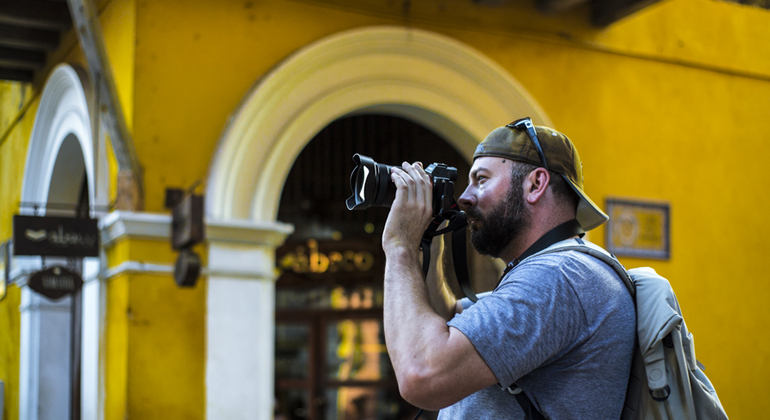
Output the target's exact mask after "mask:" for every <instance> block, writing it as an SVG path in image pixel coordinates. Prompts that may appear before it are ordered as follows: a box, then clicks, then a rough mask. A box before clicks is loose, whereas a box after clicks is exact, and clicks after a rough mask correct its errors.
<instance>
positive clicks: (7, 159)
mask: <svg viewBox="0 0 770 420" xmlns="http://www.w3.org/2000/svg"><path fill="white" fill-rule="evenodd" d="M523 3H527V4H523ZM411 4H412V6H411V8H410V9H409V10H408V11H407V12H405V11H404V9H403V7H402V2H392V1H385V0H361V1H355V2H350V1H343V0H328V1H313V0H306V1H299V0H297V1H291V0H271V1H245V0H223V1H218V2H212V1H208V0H184V1H183V0H163V1H161V0H157V1H139V2H136V1H133V0H111V1H107V2H104V3H103V4H102V15H101V18H102V24H103V25H104V27H105V28H104V32H105V35H106V37H107V48H108V52H109V55H110V58H111V60H112V66H113V71H114V72H115V76H116V81H117V84H118V92H119V95H120V99H121V103H122V105H123V108H124V110H125V111H126V119H127V122H128V125H129V127H130V128H131V130H132V132H133V138H134V141H135V145H136V149H137V151H138V153H139V157H140V160H141V164H142V166H143V167H144V168H145V173H144V176H145V178H144V179H145V191H146V197H145V203H146V208H147V210H148V211H155V212H162V211H165V210H164V209H163V199H164V190H165V188H166V187H187V186H189V185H191V184H192V183H193V182H195V181H197V180H205V178H206V175H207V171H208V168H209V165H210V162H211V159H212V154H213V153H214V151H215V150H216V145H217V141H218V140H219V138H220V136H221V135H222V132H223V130H224V128H225V126H226V124H227V122H228V118H229V117H230V115H231V114H232V113H233V112H234V111H235V110H236V109H237V107H238V105H239V103H240V101H241V100H242V99H243V98H244V95H246V93H247V92H248V91H249V89H250V88H251V87H252V86H253V85H254V83H255V82H257V81H258V80H259V79H260V77H262V76H264V75H265V74H266V73H268V72H269V71H270V69H272V68H273V67H275V66H276V65H277V64H278V63H279V62H280V61H281V60H283V59H285V58H286V57H287V56H289V55H290V54H291V53H293V52H295V51H297V50H298V49H300V48H302V47H303V46H305V45H307V44H308V43H310V42H313V41H316V40H319V39H321V38H323V37H325V36H328V35H332V34H335V33H337V32H339V31H343V30H347V29H353V28H360V27H364V26H369V25H383V24H388V25H401V26H410V27H416V28H421V29H427V30H431V31H434V32H438V33H441V34H444V35H446V36H450V37H452V38H455V39H457V40H458V41H460V42H463V43H466V44H468V45H470V46H472V47H473V48H476V49H477V50H479V51H481V52H482V53H484V54H486V55H487V56H489V57H490V58H492V59H493V60H494V61H496V62H497V63H498V64H500V65H502V66H503V67H505V68H506V69H507V70H508V71H509V72H510V73H511V74H512V75H513V76H514V77H515V78H516V79H517V80H518V81H519V82H521V84H522V85H523V86H524V87H525V88H526V89H527V90H528V91H529V93H530V94H531V95H532V96H533V97H534V98H535V100H537V102H538V103H539V104H540V105H541V106H542V107H543V109H544V110H545V112H546V113H547V114H548V116H549V117H550V118H551V119H552V121H554V124H555V126H556V128H558V129H560V130H562V131H564V132H565V133H567V134H568V135H569V136H570V137H571V138H572V139H573V140H574V141H575V143H576V144H577V145H578V147H579V149H580V152H581V156H582V157H583V159H584V165H585V173H586V182H587V190H588V192H589V194H590V195H591V196H592V198H593V199H594V201H596V202H598V203H603V201H604V199H606V198H607V197H614V196H628V197H638V198H645V199H655V200H665V201H668V202H669V203H670V204H671V209H672V224H671V240H672V250H671V255H672V257H671V260H670V261H663V262H661V261H645V260H634V259H625V260H624V263H625V264H626V265H627V266H629V267H633V266H639V265H652V266H654V267H655V268H656V269H658V271H659V272H661V273H662V274H664V275H666V276H669V277H670V278H671V281H672V284H673V285H674V287H675V290H676V291H677V293H678V296H679V299H680V303H681V305H682V308H683V310H684V313H685V315H686V319H687V321H688V326H689V328H690V330H691V331H692V332H693V333H694V334H695V336H696V338H697V343H698V346H697V350H698V357H699V359H701V361H702V362H704V364H705V365H706V366H707V367H708V369H707V373H708V375H709V377H710V378H711V379H712V381H713V382H714V384H715V386H716V387H717V390H718V391H719V395H720V397H721V399H722V402H723V403H724V406H725V408H726V409H727V411H728V414H730V415H731V417H734V418H757V417H758V416H762V415H764V413H765V412H767V411H770V402H769V401H768V400H767V399H765V398H763V395H764V394H767V393H768V391H770V386H768V385H766V384H765V383H764V382H762V381H761V378H762V377H763V376H765V374H767V373H770V372H769V371H770V368H769V367H768V362H767V355H768V354H769V352H768V350H769V349H768V347H769V346H770V340H768V339H767V338H765V335H764V334H762V331H764V326H765V325H766V324H768V322H770V315H768V314H767V313H766V311H763V310H762V309H761V308H762V307H763V306H762V303H763V302H765V301H767V300H768V297H770V296H768V294H770V293H769V292H768V291H767V288H765V287H764V286H763V283H764V277H765V275H764V274H763V273H764V270H763V267H762V265H761V258H762V256H761V255H760V253H761V250H762V249H763V247H762V245H761V244H760V243H759V241H760V240H761V238H763V237H764V236H766V234H767V233H768V226H769V225H768V223H767V222H765V221H764V219H763V214H762V213H763V209H764V208H766V207H767V206H768V204H770V203H768V201H770V200H769V199H768V198H767V196H766V195H764V194H762V193H761V192H762V190H763V187H764V186H765V185H767V184H768V182H770V171H768V170H767V169H765V166H764V165H763V163H764V162H763V161H762V160H761V159H763V157H764V156H768V151H769V150H768V146H767V141H766V137H767V135H768V133H770V119H768V118H763V117H764V116H765V114H766V113H767V110H768V109H770V55H768V54H767V51H768V47H770V41H769V40H770V12H768V11H767V10H762V9H758V8H752V7H745V6H740V5H736V4H732V3H725V2H719V1H713V0H668V1H663V2H660V3H657V4H656V5H654V6H652V7H650V8H648V9H645V10H644V11H642V12H641V13H638V14H636V15H633V16H631V17H629V18H627V19H624V20H623V21H621V22H618V23H616V24H614V25H613V26H611V27H610V28H608V29H604V30H597V29H593V28H590V27H589V26H588V25H587V23H586V21H587V14H588V10H587V8H585V7H583V8H581V9H579V10H577V11H575V12H574V13H571V14H569V15H566V16H556V17H543V16H541V15H539V14H538V13H537V12H535V11H534V9H533V8H532V7H531V6H530V5H529V2H510V3H509V4H508V5H506V6H504V7H501V8H499V9H490V8H485V7H480V6H475V5H474V4H473V3H472V2H471V1H470V0H468V1H462V2H448V1H445V0H424V1H420V2H411ZM68 57H69V58H68V60H70V61H75V62H82V58H81V54H80V52H79V51H78V49H77V48H74V49H73V50H72V51H71V52H70V53H69V55H68ZM0 86H5V85H0ZM451 88H452V87H447V89H451ZM3 89H5V88H4V87H3ZM0 93H2V97H0V103H1V104H2V107H3V108H2V112H3V114H2V117H1V118H0V121H1V122H2V127H3V130H1V131H0V132H2V133H5V132H6V131H7V130H6V129H5V127H6V123H5V121H6V112H8V111H7V110H8V109H10V108H8V107H11V106H12V104H13V102H14V101H15V99H10V98H11V96H9V94H8V93H7V90H0ZM36 93H39V92H36ZM28 97H34V93H32V92H30V93H29V95H28ZM33 102H34V101H31V100H30V99H27V100H26V102H25V103H28V104H32V107H31V108H30V111H28V112H27V114H26V115H25V117H24V118H23V119H22V120H21V122H20V123H19V124H17V125H16V126H15V127H16V128H14V129H13V130H11V131H10V136H9V137H8V139H7V140H6V141H5V142H4V143H3V144H0V165H2V166H0V185H2V190H0V198H1V199H2V204H0V210H1V211H2V212H3V213H2V215H1V216H0V238H7V237H8V236H10V214H11V212H14V211H15V209H14V208H13V205H12V204H11V203H14V202H17V201H18V197H19V192H20V188H21V185H20V183H21V177H22V174H23V164H22V163H20V161H21V162H23V158H20V157H23V156H25V154H26V144H27V143H26V142H27V141H28V138H29V133H30V130H31V127H32V125H33V121H32V120H33V117H34V108H35V107H36V105H34V103H33ZM516 117H519V116H515V115H512V116H511V119H514V118H516ZM506 122H508V121H501V122H500V123H501V124H503V123H506ZM3 135H5V134H3ZM113 162H114V161H113ZM112 173H113V175H112V179H113V180H114V171H113V172H112ZM276 188H280V186H276ZM602 235H603V229H599V230H598V231H596V232H595V233H594V234H593V235H592V240H594V241H595V242H598V243H600V244H601V243H603V239H602V238H603V236H602ZM127 260H135V261H139V260H144V261H148V262H157V263H167V264H168V263H172V262H173V260H174V255H173V254H172V253H171V252H170V249H169V248H168V244H167V243H161V242H152V241H139V240H130V241H125V242H124V243H121V244H119V245H118V247H117V248H116V249H115V250H113V251H111V253H110V266H116V265H117V264H119V263H120V262H122V261H127ZM107 308H108V313H107V322H108V325H107V328H106V352H107V355H106V356H107V359H106V361H105V363H106V366H105V369H106V379H105V380H106V387H107V397H106V402H105V403H106V417H107V418H108V419H123V418H124V417H126V416H127V417H128V418H142V419H152V418H170V417H175V418H176V417H179V413H181V414H182V417H184V418H203V417H204V416H205V414H204V411H205V410H204V404H205V401H204V399H205V398H204V396H205V381H204V378H205V375H204V371H205V355H204V350H205V342H204V340H205V286H204V285H203V282H199V284H198V285H197V286H196V287H195V288H193V289H180V288H177V287H176V285H175V284H174V283H173V280H172V279H171V278H170V277H164V276H149V275H136V274H130V275H124V276H120V277H117V278H114V279H112V280H110V281H109V283H108V290H107ZM14 311H15V312H14ZM0 325H11V327H9V328H10V329H9V330H7V331H8V332H6V330H4V329H3V330H2V331H0V340H2V342H3V343H4V344H3V345H2V346H1V347H0V358H2V359H0V360H10V361H11V363H12V364H14V365H13V366H11V367H9V368H8V369H7V370H5V371H4V370H2V369H3V367H0V375H9V376H8V378H9V379H7V380H8V381H9V382H13V381H14V379H13V377H12V375H14V374H15V375H18V353H16V354H14V353H13V349H14V348H15V349H18V293H17V292H15V291H14V288H11V289H10V292H9V296H8V297H7V298H6V299H5V300H4V301H2V302H0ZM13 340H16V341H13ZM5 343H11V344H10V345H9V346H6V345H5ZM744 349H750V351H745V350H744ZM0 379H3V380H6V377H2V378H0ZM7 386H10V388H7V389H9V394H10V393H12V392H17V388H13V387H14V386H15V385H13V384H8V385H7ZM17 401H18V398H17V396H16V397H11V396H10V395H7V397H6V407H7V411H8V414H9V418H12V419H13V418H16V417H15V416H14V414H16V413H17V411H18V408H17V406H18V402H17ZM13 410H16V411H13ZM16 416H17V414H16Z"/></svg>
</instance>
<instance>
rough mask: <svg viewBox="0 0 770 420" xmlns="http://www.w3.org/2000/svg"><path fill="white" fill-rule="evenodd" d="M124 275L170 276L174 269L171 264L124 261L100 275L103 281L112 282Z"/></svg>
mask: <svg viewBox="0 0 770 420" xmlns="http://www.w3.org/2000/svg"><path fill="white" fill-rule="evenodd" d="M123 274H156V275H159V276H169V275H173V274H174V267H173V266H172V265H170V264H153V263H146V262H141V261H123V262H122V263H120V264H118V265H117V266H115V267H111V268H109V269H107V270H104V271H103V272H102V273H99V278H100V279H102V280H112V279H113V278H115V277H117V276H120V275H123Z"/></svg>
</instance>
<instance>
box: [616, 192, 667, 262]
mask: <svg viewBox="0 0 770 420" xmlns="http://www.w3.org/2000/svg"><path fill="white" fill-rule="evenodd" d="M606 208H607V213H608V214H609V216H610V220H609V222H608V223H607V228H606V231H605V232H606V240H607V242H606V243H607V250H608V251H609V252H611V253H613V254H615V255H618V256H627V257H637V258H654V259H663V260H667V259H669V258H670V244H671V236H670V235H671V234H670V229H669V225H670V222H669V205H668V203H654V202H643V201H631V200H617V199H608V200H607V206H606Z"/></svg>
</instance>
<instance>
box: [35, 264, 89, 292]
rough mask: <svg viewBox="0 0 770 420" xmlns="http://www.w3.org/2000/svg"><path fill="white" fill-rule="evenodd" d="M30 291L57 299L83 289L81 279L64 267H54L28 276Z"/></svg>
mask: <svg viewBox="0 0 770 420" xmlns="http://www.w3.org/2000/svg"><path fill="white" fill-rule="evenodd" d="M27 285H28V286H29V288H30V289H32V290H34V291H36V292H38V293H40V294H41V295H43V296H45V297H47V298H50V299H59V298H61V297H63V296H66V295H68V294H70V293H73V292H75V291H77V290H80V288H81V287H83V279H82V278H81V277H80V275H78V274H77V273H74V272H72V271H70V270H68V269H66V268H64V267H60V266H54V267H51V268H48V269H45V270H43V271H38V272H37V273H35V274H33V275H32V276H30V278H29V281H28V282H27Z"/></svg>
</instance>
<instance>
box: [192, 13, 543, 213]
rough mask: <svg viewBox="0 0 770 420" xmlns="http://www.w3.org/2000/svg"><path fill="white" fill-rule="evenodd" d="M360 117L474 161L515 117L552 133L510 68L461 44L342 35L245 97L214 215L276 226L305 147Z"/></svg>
mask: <svg viewBox="0 0 770 420" xmlns="http://www.w3.org/2000/svg"><path fill="white" fill-rule="evenodd" d="M359 112H378V113H385V114H390V115H397V116H401V117H404V118H407V119H410V120H412V121H415V122H417V123H419V124H421V125H424V126H426V127H427V128H429V129H431V130H433V131H435V132H437V133H438V134H440V135H442V136H443V137H444V138H446V139H447V141H449V142H450V143H451V144H453V145H454V146H455V147H456V148H457V149H458V150H459V151H460V152H461V154H464V155H465V156H467V157H468V158H469V159H470V156H471V155H472V154H473V151H474V149H475V147H476V145H477V144H478V142H479V141H480V140H481V139H483V137H484V136H486V134H488V133H489V132H490V131H491V130H492V129H494V128H495V127H499V126H501V125H504V124H507V123H508V122H510V121H511V120H512V119H515V118H516V117H519V116H525V115H528V116H530V117H532V118H533V119H534V120H535V121H536V122H538V123H544V124H550V121H549V119H548V117H547V116H546V115H545V113H544V112H543V111H542V109H541V108H540V107H539V105H538V104H537V103H536V102H535V101H534V100H533V99H532V98H531V96H530V95H529V94H528V93H527V92H526V90H525V89H524V88H523V87H522V86H521V85H520V84H519V83H518V82H517V81H516V80H515V79H514V78H513V77H511V76H510V74H508V73H507V71H506V70H505V69H504V68H502V67H501V66H500V65H498V64H497V63H495V62H494V61H492V60H491V59H489V58H488V57H486V56H484V55H483V54H482V53H480V52H478V51H476V50H474V49H473V48H470V47H469V46H467V45H464V44H462V43H460V42H458V41H456V40H454V39H452V38H448V37H446V36H442V35H438V34H435V33H432V32H428V31H424V30H419V29H414V28H406V27H368V28H362V29H355V30H351V31H347V32H342V33H339V34H336V35H332V36H330V37H327V38H325V39H322V40H320V41H318V42H315V43H312V44H309V45H307V46H306V47H304V48H302V49H301V50H299V51H297V52H296V53H295V54H293V55H292V56H290V57H289V58H287V59H286V60H285V61H284V62H282V63H281V64H280V65H279V66H277V67H276V68H275V69H274V70H273V71H272V72H271V73H269V74H268V75H266V76H265V77H264V78H262V79H261V80H260V82H259V83H258V84H257V85H256V86H255V87H254V89H253V90H252V91H251V92H250V93H249V94H248V95H247V96H246V97H245V98H244V101H243V103H242V104H241V105H240V107H239V108H238V110H237V112H236V113H235V114H234V116H233V118H232V120H231V122H230V124H229V126H228V127H227V128H226V130H225V132H224V134H223V135H222V138H221V139H220V144H219V146H218V147H217V152H216V155H215V157H214V160H213V162H212V166H211V170H210V174H209V178H208V182H207V185H208V188H207V192H206V213H207V214H208V215H209V216H211V217H216V218H219V219H230V218H237V219H252V220H275V216H276V214H277V210H278V205H279V202H280V194H281V186H282V185H283V184H284V182H285V179H286V176H287V175H288V173H289V170H290V169H291V166H292V164H293V162H294V161H295V159H296V158H297V156H298V155H299V153H300V152H301V151H302V149H303V147H304V146H305V145H306V144H307V143H308V142H309V141H310V140H311V139H312V138H313V136H314V135H315V134H316V133H317V132H318V131H320V130H321V129H322V128H323V127H325V126H326V125H328V124H329V123H331V122H332V121H334V120H336V119H338V118H340V117H343V116H345V115H350V114H355V113H359Z"/></svg>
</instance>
